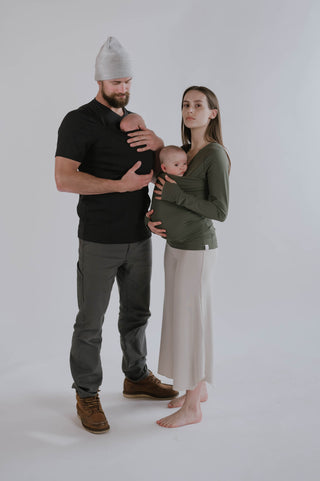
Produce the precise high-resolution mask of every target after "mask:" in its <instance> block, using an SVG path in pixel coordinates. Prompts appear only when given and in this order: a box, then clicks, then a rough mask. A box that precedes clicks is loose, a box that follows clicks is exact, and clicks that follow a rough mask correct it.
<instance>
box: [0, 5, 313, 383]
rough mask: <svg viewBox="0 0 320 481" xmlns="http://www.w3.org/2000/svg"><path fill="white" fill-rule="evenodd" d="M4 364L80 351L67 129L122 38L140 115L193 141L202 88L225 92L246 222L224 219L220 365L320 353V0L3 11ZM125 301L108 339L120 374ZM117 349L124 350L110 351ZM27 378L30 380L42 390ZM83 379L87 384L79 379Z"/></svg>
mask: <svg viewBox="0 0 320 481" xmlns="http://www.w3.org/2000/svg"><path fill="white" fill-rule="evenodd" d="M1 11H2V13H1V17H0V22H1V24H0V48H1V76H0V81H1V90H0V92H1V103H0V105H1V114H2V115H1V132H2V134H1V137H2V141H1V154H2V161H1V165H2V183H1V193H0V195H1V241H2V249H1V282H2V287H1V291H2V297H3V298H2V302H1V320H2V336H1V338H2V340H1V343H3V345H2V346H1V351H0V352H1V357H2V362H1V366H2V369H3V370H4V371H5V370H7V369H11V368H12V369H13V368H14V367H15V366H19V365H21V364H23V363H25V362H37V363H38V362H45V361H46V360H47V359H48V358H55V357H61V356H62V357H65V359H66V361H65V365H66V369H67V357H68V349H69V344H70V336H71V331H72V324H73V322H74V317H75V313H76V290H75V262H76V257H77V252H76V251H77V239H76V228H77V218H76V212H75V207H76V203H77V196H74V195H70V194H62V193H58V192H57V191H56V188H55V184H54V180H53V166H54V153H55V144H56V136H57V129H58V126H59V124H60V122H61V120H62V118H63V116H64V115H65V114H66V113H67V112H68V111H70V110H72V109H74V108H76V107H78V106H80V105H81V104H83V103H86V102H88V101H90V100H91V99H92V98H93V97H94V96H95V94H96V90H97V87H96V84H95V82H94V80H93V76H94V61H95V57H96V54H97V52H98V50H99V48H100V46H101V45H102V43H103V42H104V41H105V40H106V38H107V36H109V35H114V36H116V37H117V38H118V39H119V40H120V41H121V43H122V44H123V45H124V46H125V47H126V48H127V50H128V51H129V52H130V53H131V55H132V59H133V63H134V67H135V75H134V81H133V85H132V100H131V101H130V105H129V107H130V109H131V110H134V111H137V112H139V113H141V114H142V115H143V116H144V118H145V119H146V122H147V125H148V126H150V128H152V129H154V130H155V131H156V132H157V133H158V135H160V136H161V137H162V138H163V139H164V141H165V143H176V144H179V143H180V134H179V130H180V101H181V95H182V92H183V90H184V89H185V88H186V87H188V86H189V85H192V84H200V85H206V86H208V87H210V88H211V89H212V90H213V91H214V92H215V93H216V94H217V96H218V98H219V101H220V105H221V110H222V127H223V134H224V141H225V144H226V146H227V148H228V150H229V153H230V156H231V160H232V172H231V179H230V180H231V202H230V214H229V217H228V219H227V221H226V222H225V223H224V224H221V225H217V232H218V240H219V245H220V249H219V264H218V268H217V295H216V311H217V321H216V324H217V336H216V349H217V354H216V356H217V357H216V359H217V364H218V366H219V363H223V362H228V359H229V360H232V359H233V358H236V356H237V355H239V356H242V355H243V356H245V355H248V356H252V355H257V354H261V356H263V358H264V359H265V362H271V361H270V352H271V353H272V356H271V357H272V360H273V361H272V362H274V363H275V364H276V363H277V362H279V360H280V359H282V358H283V357H285V358H286V359H287V363H288V365H290V366H291V367H292V368H294V366H296V367H297V368H298V366H300V367H301V363H304V364H303V365H304V366H308V368H310V369H311V368H312V366H313V365H314V361H315V360H316V359H318V358H319V354H318V343H317V342H316V335H317V334H319V328H318V323H317V322H316V321H317V320H318V318H319V308H318V296H319V294H318V291H319V231H320V229H319V194H318V192H319V189H318V183H319V173H320V169H319V160H320V156H319V153H320V152H319V150H320V149H319V142H318V113H319V107H320V105H319V104H320V102H319V85H320V65H319V41H320V34H319V29H318V25H319V13H320V12H319V2H317V1H316V0H303V1H302V0H296V1H289V0H269V1H254V0H245V1H241V2H238V1H236V0H225V1H224V2H221V1H215V0H206V1H204V0H203V1H199V0H198V1H190V0H183V1H182V0H176V1H168V0H162V1H161V2H154V1H147V0H135V1H129V0H122V1H121V2H111V1H105V0H104V1H101V0H91V1H90V2H88V1H84V0H69V1H68V0H64V1H62V0H56V1H55V2H49V1H40V0H39V1H36V0H30V1H28V2H24V1H22V0H16V1H8V0H3V1H2V2H1ZM153 242H154V270H153V279H152V288H153V299H152V312H153V317H152V321H151V323H150V327H149V330H148V336H149V351H150V354H149V359H150V365H151V367H152V368H153V369H156V362H157V354H158V351H157V350H158V343H159V332H160V323H161V309H162V296H163V272H162V253H163V241H162V240H161V239H158V238H154V239H153ZM116 316H117V295H116V293H114V296H113V300H112V303H111V306H110V309H109V311H108V315H107V321H106V322H107V324H108V326H107V325H106V326H105V335H104V337H105V345H104V352H105V355H107V349H113V355H114V358H113V359H114V363H115V366H116V369H119V372H120V352H119V348H118V336H117V332H116ZM108 352H109V351H108ZM26 382H27V381H26ZM70 382H71V381H70Z"/></svg>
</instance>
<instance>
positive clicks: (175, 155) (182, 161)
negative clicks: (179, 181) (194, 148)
mask: <svg viewBox="0 0 320 481" xmlns="http://www.w3.org/2000/svg"><path fill="white" fill-rule="evenodd" d="M159 158H160V165H161V169H162V171H163V172H165V173H166V174H172V175H177V176H179V177H182V176H183V174H184V173H185V171H186V170H187V168H188V162H187V154H186V153H185V151H184V150H183V149H180V147H177V146H176V145H168V146H167V147H163V149H161V150H160V155H159Z"/></svg>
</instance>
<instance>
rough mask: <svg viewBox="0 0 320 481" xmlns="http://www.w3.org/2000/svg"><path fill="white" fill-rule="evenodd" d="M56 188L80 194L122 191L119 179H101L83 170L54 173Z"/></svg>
mask: <svg viewBox="0 0 320 481" xmlns="http://www.w3.org/2000/svg"><path fill="white" fill-rule="evenodd" d="M56 184H57V189H58V190H59V191H60V192H70V193H73V194H82V195H97V194H109V193H112V192H124V190H123V186H122V185H121V184H122V182H121V180H110V179H101V178H99V177H95V176H94V175H91V174H86V173H85V172H74V173H72V174H65V175H56Z"/></svg>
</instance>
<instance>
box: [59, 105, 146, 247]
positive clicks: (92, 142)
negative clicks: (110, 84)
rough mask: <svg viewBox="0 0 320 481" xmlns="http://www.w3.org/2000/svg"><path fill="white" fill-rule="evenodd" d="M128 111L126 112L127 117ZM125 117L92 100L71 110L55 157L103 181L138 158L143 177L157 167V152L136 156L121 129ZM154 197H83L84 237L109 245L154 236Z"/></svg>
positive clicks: (118, 174)
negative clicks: (149, 219) (150, 218)
mask: <svg viewBox="0 0 320 481" xmlns="http://www.w3.org/2000/svg"><path fill="white" fill-rule="evenodd" d="M128 113H129V112H128V111H127V110H126V109H124V114H125V115H127V114H128ZM121 119H122V117H120V116H119V115H117V114H116V113H115V112H113V111H112V110H110V109H109V108H108V107H106V106H104V105H103V104H101V103H100V102H98V101H97V100H95V99H94V100H92V101H91V102H89V103H88V104H86V105H83V106H82V107H80V108H79V109H77V110H73V111H72V112H69V113H68V114H67V115H66V117H65V118H64V119H63V121H62V123H61V126H60V128H59V132H58V144H57V150H56V156H61V157H67V158H68V159H72V160H75V161H77V162H80V163H81V165H80V166H79V171H81V172H86V173H88V174H91V175H94V176H96V177H100V178H103V179H111V180H118V179H121V177H122V176H123V175H124V174H125V173H126V172H127V171H128V169H130V168H131V167H132V166H133V165H134V164H135V163H136V162H137V161H138V160H140V161H141V163H142V165H141V167H140V168H139V170H138V171H137V173H138V174H147V173H149V172H150V170H151V169H152V168H153V162H154V153H153V152H152V151H151V150H148V151H147V152H137V151H136V149H134V148H132V147H130V146H129V144H128V143H127V138H128V137H127V134H126V133H124V132H122V131H121V130H120V127H119V124H120V121H121ZM149 203H150V198H149V196H148V187H145V188H143V189H141V190H137V191H135V192H124V193H118V192H115V193H110V194H99V195H80V197H79V203H78V208H77V211H78V215H79V218H80V221H79V229H78V235H79V238H80V239H83V240H88V241H92V242H102V243H107V244H121V243H129V242H137V241H140V240H144V239H147V238H148V237H150V232H149V230H148V229H147V228H146V226H145V224H144V216H145V213H146V212H147V210H148V207H149Z"/></svg>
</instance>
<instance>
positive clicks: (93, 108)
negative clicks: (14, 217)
mask: <svg viewBox="0 0 320 481" xmlns="http://www.w3.org/2000/svg"><path fill="white" fill-rule="evenodd" d="M131 79H132V70H131V64H130V59H129V56H128V54H127V52H126V51H125V49H124V48H123V47H122V45H121V44H120V43H119V42H118V40H117V39H116V38H114V37H109V38H108V39H107V41H106V42H105V44H104V45H103V46H102V48H101V50H100V52H99V54H98V56H97V60H96V67H95V80H97V82H98V87H99V91H98V94H97V96H96V98H95V99H93V100H92V101H91V102H89V103H88V104H86V105H83V106H82V107H80V108H79V109H77V110H74V111H72V112H69V113H68V114H67V115H66V117H65V118H64V120H63V122H62V124H61V126H60V128H59V134H58V144H57V150H56V167H55V178H56V184H57V188H58V190H59V191H62V192H73V193H78V194H80V197H79V203H78V209H77V211H78V215H79V218H80V220H79V229H78V236H79V261H78V265H77V267H78V277H77V285H78V305H79V312H78V315H77V318H76V322H75V325H74V333H73V338H72V346H71V353H70V365H71V372H72V376H73V380H74V383H73V387H74V388H75V389H76V398H77V412H78V415H79V416H80V418H81V422H82V424H83V426H84V427H85V428H86V429H87V430H88V431H90V432H93V433H103V432H106V431H107V430H108V429H109V423H108V421H107V419H106V417H105V414H104V412H103V410H102V407H101V404H100V400H99V395H98V390H99V387H100V385H101V382H102V367H101V359H100V349H101V340H102V339H101V332H102V325H103V320H104V314H105V312H106V309H107V307H108V302H109V298H110V294H111V289H112V285H113V282H114V279H116V280H117V284H118V289H119V297H120V312H119V322H118V327H119V332H120V342H121V348H122V353H123V360H122V369H123V372H124V374H125V376H126V377H125V380H124V389H123V394H124V396H126V397H149V398H154V399H170V398H173V397H175V396H176V395H177V394H178V393H177V391H174V390H173V389H172V386H169V385H167V384H162V383H161V382H160V380H159V379H157V378H156V377H155V376H154V375H153V374H152V373H151V371H149V370H148V368H147V365H146V338H145V329H146V326H147V320H148V317H149V316H150V312H149V297H150V292H149V291H150V275H151V240H150V232H149V231H148V229H147V228H146V227H145V224H144V216H145V212H146V211H147V210H148V206H149V196H148V184H149V182H150V181H151V178H152V175H153V170H152V169H153V163H154V157H155V155H154V153H155V152H156V151H158V150H159V149H160V148H161V147H162V146H163V142H162V140H161V139H160V138H159V137H157V136H156V135H155V133H154V132H153V131H151V130H149V129H144V130H142V131H139V132H136V133H134V135H133V137H132V138H131V139H129V141H128V137H127V135H126V134H125V133H123V132H121V130H120V128H119V124H120V121H121V118H122V117H123V116H124V115H127V114H128V111H127V110H126V109H125V106H126V105H127V103H128V101H129V94H130V87H131Z"/></svg>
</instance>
